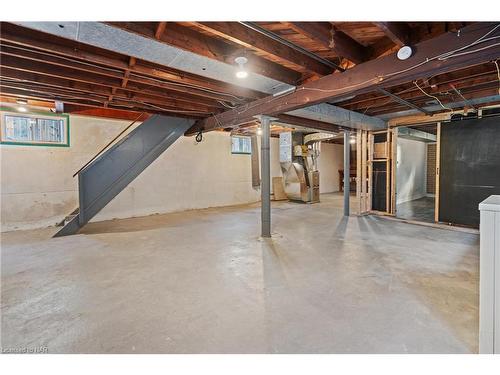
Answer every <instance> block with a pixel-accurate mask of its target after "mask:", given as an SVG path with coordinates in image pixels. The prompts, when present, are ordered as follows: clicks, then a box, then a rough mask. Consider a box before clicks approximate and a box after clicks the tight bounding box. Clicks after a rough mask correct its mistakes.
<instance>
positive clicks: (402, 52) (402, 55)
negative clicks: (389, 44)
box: [398, 46, 413, 60]
mask: <svg viewBox="0 0 500 375" xmlns="http://www.w3.org/2000/svg"><path fill="white" fill-rule="evenodd" d="M412 53H413V50H412V49H411V47H410V46H403V47H401V48H400V49H399V51H398V59H400V60H406V59H407V58H409V57H410V56H411V55H412Z"/></svg>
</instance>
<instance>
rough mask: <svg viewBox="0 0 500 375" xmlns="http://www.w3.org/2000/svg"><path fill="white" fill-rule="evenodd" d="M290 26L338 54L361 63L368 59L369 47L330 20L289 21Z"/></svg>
mask: <svg viewBox="0 0 500 375" xmlns="http://www.w3.org/2000/svg"><path fill="white" fill-rule="evenodd" d="M288 25H290V27H291V28H292V29H293V30H294V31H296V32H298V33H299V34H303V35H305V36H306V37H308V38H309V39H311V40H314V41H316V42H318V43H320V44H321V45H322V46H323V47H325V48H328V49H330V50H332V51H334V52H335V53H336V54H337V55H338V56H340V57H343V58H346V59H347V60H349V61H351V62H353V63H355V64H359V63H361V62H363V61H365V60H367V59H368V56H369V49H368V48H366V47H364V46H363V45H361V44H359V43H358V42H357V41H355V40H354V39H352V38H351V37H350V36H348V35H347V34H345V33H344V32H342V31H340V30H337V29H335V28H334V26H333V25H331V24H330V23H328V22H288Z"/></svg>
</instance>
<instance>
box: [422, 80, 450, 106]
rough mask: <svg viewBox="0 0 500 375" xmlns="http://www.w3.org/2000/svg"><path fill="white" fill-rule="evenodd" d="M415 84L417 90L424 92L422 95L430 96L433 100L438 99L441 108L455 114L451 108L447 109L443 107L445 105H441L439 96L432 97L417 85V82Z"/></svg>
mask: <svg viewBox="0 0 500 375" xmlns="http://www.w3.org/2000/svg"><path fill="white" fill-rule="evenodd" d="M413 83H414V84H415V86H417V88H418V89H419V90H420V91H422V93H424V94H425V95H426V96H428V97H429V98H433V99H436V100H437V102H438V103H439V105H440V106H441V107H443V108H444V109H446V110H448V111H451V113H453V109H451V108H449V107H446V106H444V105H443V103H441V100H439V98H438V97H437V96H434V95H431V94H428V93H426V92H425V91H424V90H423V89H422V88H421V87H420V86H419V85H418V83H417V81H413Z"/></svg>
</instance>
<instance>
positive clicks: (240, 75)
mask: <svg viewBox="0 0 500 375" xmlns="http://www.w3.org/2000/svg"><path fill="white" fill-rule="evenodd" d="M236 77H238V78H241V79H243V78H247V77H248V72H247V71H246V70H238V71H237V72H236Z"/></svg>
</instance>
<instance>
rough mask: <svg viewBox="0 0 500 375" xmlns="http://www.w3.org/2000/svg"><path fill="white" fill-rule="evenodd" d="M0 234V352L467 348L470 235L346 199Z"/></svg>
mask: <svg viewBox="0 0 500 375" xmlns="http://www.w3.org/2000/svg"><path fill="white" fill-rule="evenodd" d="M321 199H322V203H320V204H315V205H304V204H294V203H289V202H273V232H274V236H273V239H272V240H262V239H260V238H259V236H258V233H259V228H260V227H259V225H260V223H259V218H260V210H259V206H258V204H254V205H246V206H238V207H227V208H218V209H207V210H196V211H188V212H181V213H174V214H168V215H156V216H150V217H145V218H136V219H126V220H116V221H109V222H101V223H93V224H90V225H89V226H88V227H87V228H86V229H85V231H84V234H80V235H76V236H71V237H65V238H57V239H52V238H50V236H51V234H52V233H54V232H55V231H56V229H54V228H51V229H45V230H38V231H23V232H11V233H5V234H3V236H2V254H1V260H2V280H1V281H2V332H1V335H2V346H3V347H4V348H6V347H20V346H23V347H24V346H28V347H32V346H47V348H48V351H49V352H50V353H134V352H135V353H470V352H477V349H478V348H477V340H478V252H479V249H478V242H479V239H478V236H477V235H475V234H469V233H462V232H454V231H450V230H443V229H435V228H427V227H422V226H416V225H411V224H407V223H402V222H401V223H400V222H394V221H389V220H385V219H383V218H379V217H374V216H365V217H350V218H348V219H347V218H344V217H343V216H342V211H341V207H342V197H341V196H340V195H338V194H330V195H323V196H322V197H321Z"/></svg>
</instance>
